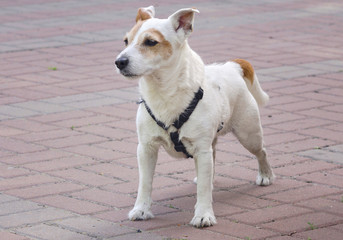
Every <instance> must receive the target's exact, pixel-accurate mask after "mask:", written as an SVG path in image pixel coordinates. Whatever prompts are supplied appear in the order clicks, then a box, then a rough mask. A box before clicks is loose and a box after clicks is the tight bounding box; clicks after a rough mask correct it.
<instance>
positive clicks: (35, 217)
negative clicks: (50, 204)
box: [0, 208, 72, 228]
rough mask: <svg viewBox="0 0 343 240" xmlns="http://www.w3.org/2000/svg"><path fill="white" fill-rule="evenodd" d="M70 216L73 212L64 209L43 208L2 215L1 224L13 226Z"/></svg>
mask: <svg viewBox="0 0 343 240" xmlns="http://www.w3.org/2000/svg"><path fill="white" fill-rule="evenodd" d="M70 216H72V214H71V213H69V212H67V211H64V210H60V209H54V208H42V209H37V210H34V211H28V212H22V213H14V214H10V215H5V216H0V226H1V227H2V228H13V227H19V226H22V225H26V224H35V223H41V222H46V221H51V220H56V219H62V218H66V217H70Z"/></svg>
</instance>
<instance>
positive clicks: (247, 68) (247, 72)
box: [233, 59, 254, 84]
mask: <svg viewBox="0 0 343 240" xmlns="http://www.w3.org/2000/svg"><path fill="white" fill-rule="evenodd" d="M233 61H234V62H236V63H238V64H239V65H241V68H242V69H243V76H244V77H245V78H247V79H249V81H250V82H251V84H253V82H254V68H253V67H252V66H251V64H250V63H249V62H248V61H246V60H244V59H235V60H233Z"/></svg>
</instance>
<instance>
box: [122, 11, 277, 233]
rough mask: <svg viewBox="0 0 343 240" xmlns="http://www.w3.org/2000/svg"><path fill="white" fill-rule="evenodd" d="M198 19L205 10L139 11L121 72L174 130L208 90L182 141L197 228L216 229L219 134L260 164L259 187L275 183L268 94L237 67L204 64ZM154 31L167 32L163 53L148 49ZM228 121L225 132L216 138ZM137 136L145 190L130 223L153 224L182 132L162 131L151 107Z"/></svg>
mask: <svg viewBox="0 0 343 240" xmlns="http://www.w3.org/2000/svg"><path fill="white" fill-rule="evenodd" d="M195 12H198V11H197V10H196V9H192V8H188V9H181V10H179V11H177V12H176V13H174V14H173V15H171V16H170V17H169V18H168V19H157V18H154V14H155V10H154V8H153V7H152V6H151V7H148V8H141V9H139V12H138V15H137V19H136V21H137V25H139V26H137V25H136V29H135V30H132V31H131V32H130V33H129V34H128V36H127V40H126V41H127V43H128V46H127V47H126V48H125V49H124V50H123V51H122V52H121V53H120V54H119V55H118V57H117V60H118V59H120V58H122V57H123V56H124V57H126V58H127V59H128V60H129V63H128V65H127V66H126V67H125V68H124V69H122V70H120V73H122V74H123V75H124V76H127V77H131V78H133V77H140V80H139V88H140V93H141V95H142V98H143V99H144V100H145V102H146V103H147V105H148V106H149V107H150V109H151V110H152V112H153V113H154V115H155V116H156V118H157V119H158V120H160V121H162V122H163V123H165V124H166V125H167V126H169V125H171V124H172V123H173V122H174V121H175V120H176V119H177V118H178V116H179V115H180V114H181V113H182V112H183V111H184V110H185V108H187V106H188V105H189V103H190V101H191V100H192V99H193V97H194V93H195V92H197V90H198V89H199V87H200V86H201V87H202V88H203V90H204V96H203V99H202V100H200V102H199V104H198V105H197V107H196V109H195V111H194V112H193V113H192V115H191V116H190V118H189V120H188V121H187V122H186V123H185V124H184V125H183V126H182V128H181V129H180V132H179V134H180V139H181V141H182V142H183V144H184V145H185V146H186V148H187V151H188V152H189V153H190V154H191V155H193V157H194V161H195V166H196V172H197V203H196V205H195V214H194V218H193V219H192V221H191V224H192V225H193V226H195V227H205V226H211V225H213V224H215V223H216V218H215V216H214V213H213V208H212V188H213V183H212V181H213V173H214V156H215V144H216V140H217V137H218V136H219V135H224V134H226V133H228V132H233V134H235V136H236V137H237V138H238V140H239V141H240V142H241V144H242V145H243V146H244V147H245V148H246V149H248V150H249V151H250V152H251V153H252V154H254V155H255V156H256V157H257V159H258V163H259V171H258V176H257V180H256V183H257V185H269V184H271V183H272V181H273V179H274V174H273V172H272V170H271V167H270V165H269V163H268V161H267V159H266V152H265V149H264V148H263V137H262V128H261V123H260V116H259V109H258V105H260V106H263V105H265V104H266V103H267V101H268V95H267V94H266V93H265V92H264V91H263V90H262V89H261V87H260V84H259V82H258V79H257V77H256V75H255V74H254V73H253V79H248V78H247V76H246V75H245V73H244V70H246V69H244V67H243V66H242V65H241V64H239V62H237V61H236V62H235V61H233V62H227V63H225V64H213V65H209V66H205V65H204V63H203V61H202V60H201V58H200V57H199V56H198V55H197V54H196V53H195V52H194V51H193V50H192V49H191V48H190V47H189V45H188V42H187V38H188V36H189V35H190V33H191V32H192V26H193V19H194V13H195ZM152 31H153V32H156V31H157V33H160V34H161V36H163V38H162V40H163V41H166V42H165V43H166V44H165V45H164V46H162V48H161V49H160V50H159V51H156V50H154V49H156V46H157V45H162V43H161V42H158V43H157V45H156V46H146V43H145V42H144V41H146V39H150V38H153V39H155V38H156V34H155V35H154V34H152V36H151V34H150V33H151V32H152ZM130 34H131V35H130ZM158 35H159V34H158ZM159 40H161V39H159ZM168 44H169V45H168ZM166 48H168V49H166ZM160 51H164V52H163V53H161V52H160ZM168 53H171V54H168ZM246 63H247V62H246ZM250 70H251V69H250ZM118 71H119V70H118ZM222 122H223V123H224V125H223V129H221V130H220V131H219V132H218V133H217V129H218V127H219V126H220V125H221V123H222ZM137 129H138V138H139V144H138V149H137V156H138V165H139V187H138V196H137V200H136V203H135V206H134V208H133V209H132V210H131V211H130V213H129V219H131V220H142V219H143V220H144V219H148V218H152V217H153V214H152V212H151V210H150V207H151V203H152V199H151V191H152V181H153V175H154V171H155V166H156V161H157V154H158V150H159V148H160V146H163V147H164V148H165V149H166V151H167V152H168V153H169V154H170V155H172V156H174V157H184V154H183V153H179V152H176V151H175V150H174V145H173V143H172V142H171V140H170V137H169V132H171V131H175V128H173V127H171V129H169V130H168V132H167V131H165V130H163V129H162V128H161V127H159V126H158V125H157V124H156V122H155V121H154V120H153V119H152V118H151V116H150V115H149V114H148V112H147V110H146V108H145V107H144V104H141V105H140V106H139V109H138V113H137Z"/></svg>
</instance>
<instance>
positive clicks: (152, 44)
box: [144, 39, 158, 47]
mask: <svg viewBox="0 0 343 240" xmlns="http://www.w3.org/2000/svg"><path fill="white" fill-rule="evenodd" d="M157 43H158V42H157V41H155V40H152V39H147V40H145V41H144V45H145V46H148V47H153V46H155V45H156V44H157Z"/></svg>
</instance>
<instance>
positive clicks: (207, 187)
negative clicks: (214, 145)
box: [191, 151, 217, 227]
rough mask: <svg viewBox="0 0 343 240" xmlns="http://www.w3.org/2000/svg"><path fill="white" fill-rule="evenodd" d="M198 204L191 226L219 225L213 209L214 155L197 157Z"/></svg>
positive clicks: (204, 153) (205, 153) (204, 154)
mask: <svg viewBox="0 0 343 240" xmlns="http://www.w3.org/2000/svg"><path fill="white" fill-rule="evenodd" d="M195 161H197V164H196V166H197V203H196V205H195V213H194V217H193V219H192V221H191V224H192V225H193V226H195V227H209V226H212V225H214V224H216V223H217V221H216V218H215V216H214V213H213V208H212V188H213V183H212V182H213V153H212V151H208V152H201V153H199V154H198V155H197V157H196V159H195Z"/></svg>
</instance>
